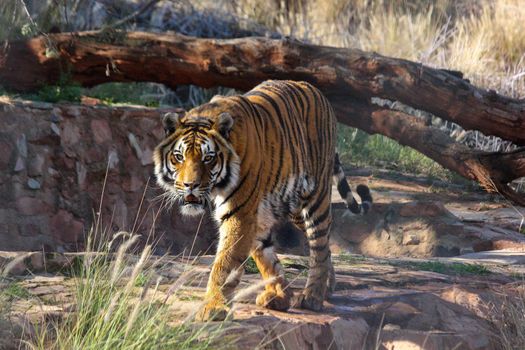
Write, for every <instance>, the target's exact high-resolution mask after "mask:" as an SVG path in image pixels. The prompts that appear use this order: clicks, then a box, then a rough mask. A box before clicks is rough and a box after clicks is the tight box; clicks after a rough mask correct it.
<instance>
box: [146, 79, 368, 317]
mask: <svg viewBox="0 0 525 350" xmlns="http://www.w3.org/2000/svg"><path fill="white" fill-rule="evenodd" d="M164 124H165V128H166V131H167V137H166V139H165V140H163V141H162V142H161V143H160V144H159V146H158V147H157V148H156V149H155V152H154V161H155V174H156V176H157V181H158V183H159V184H160V185H161V186H162V187H163V188H164V189H165V190H166V191H167V193H168V196H169V197H170V198H171V199H172V200H174V201H178V202H179V203H180V204H181V208H182V212H183V213H185V214H189V215H196V214H201V213H203V211H204V209H205V207H207V206H208V205H209V206H210V207H212V210H213V212H214V216H215V219H216V220H217V222H218V224H219V233H220V236H219V237H220V238H219V244H218V247H217V254H216V257H215V262H214V264H213V267H212V271H211V275H210V278H209V281H208V286H207V291H206V300H205V302H206V304H205V306H204V307H203V308H202V309H201V311H200V313H199V314H198V318H200V319H208V318H210V317H214V318H215V319H220V318H223V317H225V316H226V313H227V310H228V308H227V306H226V305H227V302H228V299H229V297H230V296H231V294H232V292H233V290H234V288H235V287H236V286H237V284H238V283H239V280H240V277H241V274H242V271H243V263H244V262H245V261H246V259H247V257H248V256H249V255H251V256H252V257H253V259H254V260H255V262H256V264H257V267H258V269H259V271H260V272H261V274H262V277H263V279H265V280H268V283H267V284H266V287H265V291H264V292H262V293H261V294H260V295H259V296H258V297H257V304H258V305H261V306H265V307H268V308H271V309H277V310H286V309H288V308H289V307H290V298H291V293H290V291H289V290H288V289H287V287H288V285H287V282H286V280H285V276H284V272H283V269H282V267H281V265H280V264H279V260H278V258H277V256H276V255H275V253H274V251H273V247H272V241H271V238H270V228H271V227H272V226H273V225H274V223H275V222H277V221H278V220H281V219H283V218H288V219H290V220H291V221H292V222H293V223H294V224H295V225H297V226H298V227H299V228H301V229H302V230H303V231H304V232H305V233H306V236H307V238H308V243H309V246H310V269H309V274H308V279H307V283H306V287H305V289H304V291H303V293H302V295H301V296H300V297H299V298H298V300H299V306H302V307H304V308H308V309H312V310H319V309H320V308H321V307H322V304H323V301H324V299H325V293H326V291H327V284H330V285H331V286H332V287H333V282H334V279H333V268H332V263H331V260H330V250H329V246H328V238H329V235H330V225H331V222H332V217H331V204H330V197H331V192H332V187H331V184H332V181H331V179H332V177H333V180H334V181H335V182H336V184H337V188H338V189H339V192H340V193H341V195H342V196H343V198H344V199H345V200H346V202H347V204H348V207H349V209H350V210H351V211H353V212H354V213H359V212H362V211H364V212H366V211H367V210H368V209H369V208H370V205H371V203H372V198H371V196H370V192H369V190H368V188H367V187H366V186H363V185H361V186H358V188H357V192H358V194H359V195H360V197H361V199H362V201H363V202H362V204H361V205H359V204H358V203H357V202H356V201H355V199H354V197H353V195H352V193H351V191H350V187H349V186H348V183H347V182H346V179H345V177H344V173H343V171H342V168H341V165H340V164H339V160H338V158H337V155H336V152H335V140H336V137H335V131H336V119H335V116H334V112H333V110H332V107H331V106H330V104H329V103H328V101H327V99H326V98H325V97H324V96H323V95H322V94H321V93H320V91H319V90H317V89H316V88H314V87H313V86H312V85H310V84H308V83H305V82H293V81H267V82H264V83H262V84H260V85H259V86H257V87H255V88H254V89H253V90H251V91H249V92H248V93H246V94H244V95H242V96H228V97H226V96H216V97H214V98H213V99H212V100H211V101H210V102H209V103H207V104H204V105H202V106H199V107H196V108H194V109H192V110H190V111H189V112H188V113H187V114H185V115H184V116H178V115H174V114H168V115H166V116H165V118H164ZM329 275H332V278H329ZM328 287H330V286H328Z"/></svg>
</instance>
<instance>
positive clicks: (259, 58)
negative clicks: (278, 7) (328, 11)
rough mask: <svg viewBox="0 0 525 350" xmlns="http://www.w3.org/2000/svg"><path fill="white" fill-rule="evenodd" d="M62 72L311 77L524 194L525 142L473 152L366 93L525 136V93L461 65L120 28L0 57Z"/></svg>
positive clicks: (17, 45) (353, 112)
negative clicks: (493, 86) (465, 73)
mask: <svg viewBox="0 0 525 350" xmlns="http://www.w3.org/2000/svg"><path fill="white" fill-rule="evenodd" d="M20 67H23V69H20ZM63 74H67V75H68V77H69V78H70V79H72V80H73V81H76V82H79V83H80V84H82V85H84V86H93V85H97V84H101V83H105V82H115V81H151V82H158V83H163V84H165V85H167V86H170V87H173V88H175V87H177V85H181V84H194V85H198V86H202V87H214V86H226V87H232V88H237V89H240V90H248V89H250V88H252V87H253V86H255V85H257V84H258V83H260V82H261V81H264V80H266V79H293V80H306V81H309V82H312V83H314V84H315V85H316V86H317V87H319V88H320V89H321V90H322V91H323V92H324V93H325V94H326V95H327V96H328V97H329V98H330V100H331V101H332V103H333V105H334V107H335V108H336V109H337V110H338V118H339V120H340V121H341V122H343V123H346V124H348V125H351V126H355V127H358V128H360V129H363V130H365V131H367V132H369V133H381V134H383V135H386V136H389V137H391V138H393V139H395V140H397V141H399V142H400V143H401V144H405V145H407V146H410V147H413V148H415V149H417V150H419V151H420V152H422V153H424V154H426V155H427V156H429V157H430V158H432V159H434V160H436V161H437V162H438V163H440V164H442V165H443V166H445V167H446V168H448V169H451V170H453V171H455V172H457V173H459V174H461V175H462V176H464V177H466V178H468V179H473V180H476V181H479V182H480V183H481V184H482V185H483V186H485V187H486V188H487V189H491V190H497V191H499V192H501V193H502V194H503V195H505V196H506V197H507V198H509V199H511V200H513V201H515V202H516V203H520V204H524V202H525V199H523V198H521V197H523V196H520V195H518V194H516V193H514V192H513V191H512V189H510V188H509V187H508V185H507V183H508V182H509V181H511V180H512V179H515V178H518V177H521V176H525V172H524V167H525V166H524V151H523V150H518V151H515V152H513V153H509V154H500V153H483V152H476V151H472V150H470V149H468V148H467V147H465V146H462V145H460V144H458V143H456V142H454V140H452V139H451V138H450V137H448V136H447V135H445V134H444V133H442V132H439V131H437V130H435V129H432V128H430V127H428V126H425V124H424V123H423V121H421V120H419V119H417V118H415V117H412V116H409V115H407V114H405V113H402V112H398V111H392V110H389V109H384V108H381V107H379V106H373V105H372V104H371V102H370V101H371V98H372V97H380V98H383V99H388V100H397V101H400V102H402V103H404V104H406V105H409V106H412V107H414V108H418V109H421V110H425V111H428V112H430V113H432V114H434V115H436V116H438V117H441V118H443V119H445V120H449V121H452V122H455V123H457V124H459V125H461V126H462V127H464V128H465V129H475V130H480V131H482V132H483V133H485V134H486V135H496V136H499V137H502V138H503V139H505V140H509V141H512V142H514V143H515V144H517V145H525V102H524V101H522V100H516V99H511V98H507V97H504V96H500V95H498V94H496V93H495V92H491V91H488V92H487V91H485V90H482V89H478V88H476V87H474V86H472V85H471V84H469V83H468V81H466V80H464V79H462V78H461V73H459V72H450V71H444V70H439V69H432V68H429V67H426V66H423V65H421V64H418V63H414V62H410V61H405V60H400V59H393V58H387V57H383V56H380V55H378V54H375V53H367V52H362V51H359V50H355V49H340V48H331V47H320V46H314V45H308V44H305V43H302V42H299V41H293V40H273V39H266V38H243V39H232V40H216V39H197V38H191V37H186V36H183V35H178V34H165V35H161V34H152V33H143V32H131V33H123V32H117V31H97V32H83V33H63V34H55V35H50V36H45V37H37V38H34V39H30V40H28V41H20V42H12V43H10V47H9V51H8V54H7V56H5V57H2V58H1V59H0V82H1V84H2V85H4V86H5V87H8V88H11V89H15V90H19V91H30V90H34V89H36V88H38V87H39V86H41V85H43V84H53V83H57V82H58V81H59V79H60V78H61V76H62V75H63Z"/></svg>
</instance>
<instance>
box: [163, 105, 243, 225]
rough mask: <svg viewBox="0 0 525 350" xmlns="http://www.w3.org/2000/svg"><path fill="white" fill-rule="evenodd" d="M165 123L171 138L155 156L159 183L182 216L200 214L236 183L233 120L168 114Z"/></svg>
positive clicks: (222, 116) (226, 117)
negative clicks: (230, 135)
mask: <svg viewBox="0 0 525 350" xmlns="http://www.w3.org/2000/svg"><path fill="white" fill-rule="evenodd" d="M163 124H164V128H165V130H166V135H167V137H166V139H165V140H163V141H162V142H161V143H160V144H159V145H158V146H157V147H156V149H155V151H154V155H153V159H154V163H155V175H156V177H157V183H158V184H159V185H160V186H161V187H162V188H164V189H165V190H166V193H165V196H166V198H167V199H168V200H169V201H170V202H177V203H178V204H179V205H180V208H181V212H182V214H184V215H200V214H202V213H203V212H204V210H205V208H206V207H208V206H209V205H210V202H211V199H212V197H213V195H214V194H215V193H214V192H216V190H217V189H218V190H220V189H222V188H224V185H227V183H225V182H230V181H231V180H232V179H231V175H232V173H231V171H230V170H231V169H230V167H231V165H230V164H228V163H229V162H231V161H232V160H233V159H234V158H235V157H234V152H233V151H232V148H231V146H230V145H229V142H228V140H227V136H228V133H229V131H230V129H231V127H232V125H233V119H232V117H231V115H229V114H228V113H222V114H221V115H220V116H218V117H217V118H213V119H211V118H209V117H191V116H184V117H180V116H179V115H177V114H173V113H168V114H167V115H166V116H165V117H164V119H163ZM232 152H233V154H232Z"/></svg>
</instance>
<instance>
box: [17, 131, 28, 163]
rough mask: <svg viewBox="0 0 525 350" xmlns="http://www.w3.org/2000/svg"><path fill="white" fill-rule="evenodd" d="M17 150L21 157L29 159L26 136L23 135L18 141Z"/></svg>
mask: <svg viewBox="0 0 525 350" xmlns="http://www.w3.org/2000/svg"><path fill="white" fill-rule="evenodd" d="M16 148H17V149H18V154H19V156H20V157H23V158H27V141H26V135H25V134H21V135H20V136H19V137H18V139H17V140H16Z"/></svg>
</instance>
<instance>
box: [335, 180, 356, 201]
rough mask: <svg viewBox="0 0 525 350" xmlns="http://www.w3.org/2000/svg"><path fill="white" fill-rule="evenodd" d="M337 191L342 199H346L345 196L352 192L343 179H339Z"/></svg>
mask: <svg viewBox="0 0 525 350" xmlns="http://www.w3.org/2000/svg"><path fill="white" fill-rule="evenodd" d="M337 191H338V192H339V194H340V195H341V197H342V198H343V199H346V196H347V195H348V193H349V192H352V190H351V189H350V186H349V185H348V182H347V181H346V179H345V178H344V177H343V178H341V179H340V180H339V182H338V183H337Z"/></svg>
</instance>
